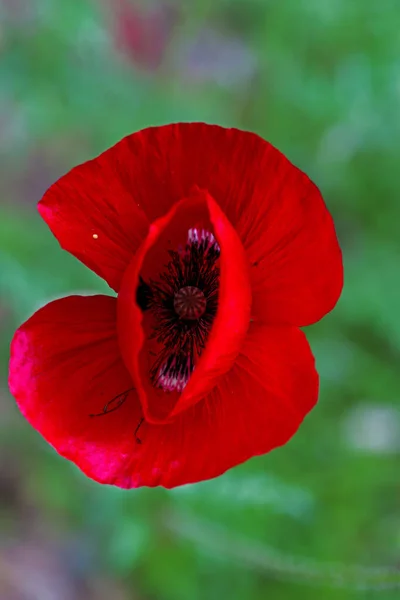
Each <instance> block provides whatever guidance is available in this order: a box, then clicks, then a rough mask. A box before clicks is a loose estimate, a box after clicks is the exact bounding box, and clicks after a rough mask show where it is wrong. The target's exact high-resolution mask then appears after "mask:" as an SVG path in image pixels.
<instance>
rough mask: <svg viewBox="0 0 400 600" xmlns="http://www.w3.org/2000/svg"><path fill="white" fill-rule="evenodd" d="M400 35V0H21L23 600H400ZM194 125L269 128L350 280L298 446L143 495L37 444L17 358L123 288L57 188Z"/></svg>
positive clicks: (10, 226)
mask: <svg viewBox="0 0 400 600" xmlns="http://www.w3.org/2000/svg"><path fill="white" fill-rule="evenodd" d="M399 23H400V3H399V2H398V0H380V1H379V2H377V1H376V0H280V1H275V0H186V1H184V0H174V1H173V0H171V1H168V2H167V1H166V0H165V1H161V0H159V1H154V2H153V1H151V0H146V1H145V2H141V3H140V2H134V1H131V0H0V154H1V160H0V336H1V346H0V352H1V370H0V416H1V424H0V437H1V448H0V495H1V512H0V527H1V544H0V598H1V600H111V599H113V600H136V599H137V600H204V599H206V600H214V599H215V600H219V599H220V598H229V599H230V600H265V598H272V599H273V600H291V599H292V598H293V599H294V598H304V599H309V600H320V599H323V600H349V599H353V598H354V599H355V598H363V599H364V598H365V599H368V600H369V599H374V598H378V597H379V598H384V599H385V600H395V599H398V598H399V597H400V478H399V466H400V461H399V458H400V411H399V406H400V405H399V392H400V369H399V366H400V243H399V238H400V194H399V192H400V185H399V170H400V109H399V107H400V63H399V56H400V37H399V35H398V31H399ZM177 120H184V121H185V120H205V121H208V122H217V123H219V124H222V125H227V126H229V125H232V126H237V127H240V128H244V129H250V130H253V131H255V132H257V133H259V134H260V135H262V136H264V137H265V138H267V139H268V140H269V141H271V142H272V143H273V144H274V145H276V146H277V147H278V148H279V149H281V150H282V151H283V152H284V153H285V154H286V155H287V156H288V157H289V158H290V159H291V160H292V162H294V163H295V164H296V165H298V166H299V167H300V168H302V169H303V170H305V171H306V172H307V173H308V174H309V175H310V176H311V178H312V179H313V180H314V181H315V182H316V183H317V184H318V185H319V187H320V188H321V190H322V192H323V194H324V197H325V199H326V201H327V204H328V206H329V208H330V210H331V212H332V214H333V216H334V218H335V222H336V224H337V230H338V234H339V237H340V241H341V244H342V247H343V251H344V258H345V271H346V285H345V290H344V293H343V296H342V298H341V300H340V302H339V304H338V306H337V308H336V309H335V311H334V312H333V313H332V314H331V315H329V316H328V317H327V318H326V319H324V320H323V322H321V323H319V324H317V325H315V326H313V327H311V328H308V329H307V335H308V337H309V339H310V342H311V344H312V347H313V350H314V352H315V355H316V359H317V365H318V369H319V372H320V374H321V397H320V402H319V405H318V407H317V408H316V409H315V410H314V411H313V413H312V414H311V415H310V416H309V417H308V418H307V419H306V421H305V423H304V425H303V426H302V427H301V429H300V431H299V433H298V434H297V436H295V437H294V439H292V440H291V442H290V443H289V444H288V445H287V446H286V447H285V448H282V449H279V450H276V451H274V452H273V453H271V454H270V455H268V456H264V457H260V458H255V459H253V460H251V461H249V462H248V463H247V464H244V465H242V466H240V467H238V468H236V469H234V470H232V471H230V472H228V473H227V474H226V475H224V476H223V477H221V478H219V479H216V480H214V481H210V482H206V483H202V484H198V485H194V486H187V487H183V488H181V489H177V490H174V491H166V490H163V489H160V490H147V489H143V490H132V491H130V492H126V491H120V490H117V489H113V488H110V487H102V486H100V485H97V484H95V483H93V482H91V481H90V480H87V479H85V477H84V476H83V475H82V474H81V473H80V471H78V469H77V468H75V467H74V466H73V465H71V464H69V463H68V462H67V461H65V460H63V459H62V458H60V457H59V456H58V455H57V454H56V453H55V452H54V451H52V450H51V448H49V447H48V446H47V445H46V443H45V442H44V441H43V440H42V439H41V437H40V436H39V435H38V434H37V433H36V432H35V431H33V430H31V428H30V427H29V426H28V424H27V423H26V422H25V421H24V419H23V418H22V417H21V416H20V414H19V412H18V410H17V409H16V407H15V404H14V401H13V399H12V397H11V396H10V394H9V392H8V390H7V361H8V348H9V342H10V339H11V336H12V333H13V330H14V329H15V328H16V327H17V326H18V324H19V323H20V322H21V321H22V320H24V319H25V318H27V317H28V316H29V315H30V314H31V313H32V312H33V311H34V310H36V309H37V308H38V307H39V306H41V305H42V304H44V303H46V302H47V301H49V300H50V299H53V298H54V297H56V296H60V295H63V294H68V293H73V292H88V293H93V292H97V291H105V287H104V284H103V283H102V282H101V281H100V280H99V279H97V278H96V277H95V276H94V275H92V274H91V273H90V272H89V271H88V270H87V269H85V268H84V267H83V266H82V265H80V264H79V263H78V261H76V260H75V259H74V258H73V257H71V256H69V255H68V254H66V253H65V252H63V251H62V250H61V249H60V248H59V247H58V245H57V243H56V242H55V240H54V239H53V237H52V235H51V234H50V232H49V231H48V230H47V228H46V227H45V225H44V224H43V223H42V222H41V220H40V218H39V216H38V214H37V212H36V203H37V201H38V200H39V199H40V197H41V195H42V194H43V192H44V191H45V190H46V188H47V187H48V186H49V185H50V184H51V183H52V182H53V181H55V180H56V179H57V178H58V177H59V176H61V175H62V174H63V173H65V172H66V171H67V170H69V169H70V168H71V167H72V166H74V165H75V164H77V163H79V162H82V161H84V160H87V159H88V158H90V157H92V156H94V155H96V154H98V153H100V152H101V151H103V150H104V149H105V148H107V147H108V146H110V145H112V144H114V143H115V142H116V141H118V140H119V139H120V138H121V137H123V136H124V135H126V134H127V133H130V132H132V131H134V130H138V129H141V128H143V127H145V126H148V125H155V124H162V123H166V122H171V121H177ZM65 385H68V382H67V381H66V382H65Z"/></svg>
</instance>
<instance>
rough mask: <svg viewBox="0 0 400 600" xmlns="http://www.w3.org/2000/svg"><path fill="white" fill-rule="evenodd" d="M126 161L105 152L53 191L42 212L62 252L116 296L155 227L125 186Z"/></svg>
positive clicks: (49, 193) (68, 175) (51, 190)
mask: <svg viewBox="0 0 400 600" xmlns="http://www.w3.org/2000/svg"><path fill="white" fill-rule="evenodd" d="M113 158H114V159H116V160H113ZM120 158H121V162H119V161H118V157H116V156H115V155H113V154H112V153H111V154H109V153H107V152H105V153H103V154H101V155H100V156H99V157H98V158H95V159H93V160H91V161H89V162H86V163H84V164H83V165H80V166H78V167H75V168H74V169H72V170H71V171H70V172H69V173H67V174H66V175H64V176H63V177H61V178H60V179H59V180H58V181H57V182H56V183H54V184H53V185H52V186H51V187H50V188H49V190H48V191H47V192H46V193H45V195H44V196H43V198H42V200H41V201H40V203H39V206H38V210H39V212H40V215H41V216H42V218H43V219H44V220H45V222H46V223H47V225H48V226H49V227H50V229H51V231H52V233H53V234H54V235H55V237H56V238H57V240H58V241H59V243H60V245H61V247H62V248H64V250H67V251H68V252H70V253H71V254H73V255H74V256H76V258H78V259H79V260H81V261H82V262H83V263H84V264H85V265H86V266H87V267H89V268H90V269H92V271H94V272H95V273H97V275H99V276H100V277H102V278H103V279H105V281H106V282H107V283H108V284H109V286H110V287H111V288H113V289H114V290H115V291H118V289H119V285H120V281H121V278H122V275H123V273H124V271H125V269H126V267H127V266H128V264H129V262H130V260H131V259H132V256H133V254H134V253H135V251H136V250H137V248H138V247H139V245H140V243H141V242H142V241H143V239H144V237H145V236H146V234H147V231H148V225H149V223H148V219H147V217H146V216H145V214H144V213H143V211H142V210H141V209H140V207H139V206H138V205H137V204H136V202H135V201H134V196H133V195H132V193H131V190H130V189H129V188H127V187H126V185H125V183H124V172H125V170H126V169H129V160H130V157H129V155H128V156H126V157H120Z"/></svg>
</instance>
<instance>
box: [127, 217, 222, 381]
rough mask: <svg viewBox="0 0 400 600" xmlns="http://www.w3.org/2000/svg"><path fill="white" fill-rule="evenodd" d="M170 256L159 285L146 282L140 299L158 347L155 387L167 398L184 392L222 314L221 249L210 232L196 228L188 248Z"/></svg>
mask: <svg viewBox="0 0 400 600" xmlns="http://www.w3.org/2000/svg"><path fill="white" fill-rule="evenodd" d="M168 254H169V257H170V260H169V262H168V264H166V265H165V267H164V269H163V272H162V273H161V274H160V275H159V279H158V280H152V279H150V280H149V281H148V282H145V281H144V280H143V279H141V280H140V283H139V286H138V290H137V295H136V298H137V303H138V305H139V306H140V308H141V309H142V310H143V311H149V313H150V314H151V316H152V332H151V334H150V339H153V340H155V341H156V343H157V352H156V353H155V360H154V363H153V365H152V367H151V369H150V378H151V381H152V383H153V385H154V386H155V387H158V388H161V389H163V390H164V391H165V392H173V391H177V392H182V390H183V389H184V388H185V386H186V384H187V382H188V381H189V378H190V376H191V374H192V372H193V370H194V368H195V365H196V362H197V360H198V359H199V357H200V356H201V353H202V351H203V350H204V347H205V344H206V341H207V337H208V334H209V332H210V330H211V326H212V324H213V321H214V318H215V315H216V312H217V307H218V288H219V267H218V259H219V256H220V248H219V245H218V243H217V242H216V240H215V238H214V236H213V234H212V233H211V232H209V231H206V230H204V229H201V230H199V229H195V228H192V229H189V231H188V236H187V242H186V245H185V246H184V247H180V248H179V249H178V250H170V251H168Z"/></svg>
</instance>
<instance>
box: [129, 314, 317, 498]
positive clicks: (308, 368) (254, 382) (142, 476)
mask: <svg viewBox="0 0 400 600" xmlns="http://www.w3.org/2000/svg"><path fill="white" fill-rule="evenodd" d="M254 325H255V324H253V327H252V328H251V330H250V332H249V334H248V337H247V339H246V342H245V345H244V347H243V350H242V352H241V354H240V355H239V358H238V360H237V363H236V364H235V366H234V367H233V368H232V370H231V371H230V372H229V373H228V374H226V375H225V376H224V377H222V378H221V380H220V383H219V384H218V386H217V387H216V388H215V389H214V390H213V391H212V392H211V394H210V395H209V396H208V397H207V398H205V399H204V400H201V401H200V402H198V403H197V404H195V405H194V406H192V407H190V408H189V409H188V410H186V411H184V412H182V413H181V414H179V415H178V416H177V417H176V419H175V420H174V421H173V422H172V423H168V424H164V425H154V424H150V423H145V424H144V425H143V430H142V431H141V435H142V445H141V446H140V451H139V454H137V455H136V456H135V458H133V460H132V463H131V468H130V469H128V470H127V471H126V477H125V479H124V480H122V479H121V480H120V481H119V483H118V485H121V483H122V484H123V487H136V486H156V485H162V486H165V487H175V486H179V485H183V484H186V483H193V482H197V481H202V480H205V479H211V478H213V477H217V476H218V475H221V474H222V473H224V472H225V471H226V470H228V469H230V468H232V467H234V466H236V465H238V464H240V463H242V462H244V461H246V460H248V459H249V458H251V457H253V456H256V455H261V454H265V453H267V452H269V451H270V450H273V449H274V448H276V447H278V446H281V445H283V444H285V443H286V442H287V441H288V440H289V439H290V438H291V437H292V436H293V435H294V433H295V432H296V431H297V429H298V428H299V426H300V424H301V422H302V421H303V419H304V417H305V416H306V414H307V413H308V412H309V411H310V410H311V409H312V408H313V406H314V405H315V403H316V402H317V397H318V375H317V373H316V371H315V367H314V358H313V356H312V353H311V350H310V347H309V345H308V342H307V340H306V337H305V336H304V334H303V333H302V332H301V331H300V330H299V329H296V328H292V327H285V326H283V327H268V326H254Z"/></svg>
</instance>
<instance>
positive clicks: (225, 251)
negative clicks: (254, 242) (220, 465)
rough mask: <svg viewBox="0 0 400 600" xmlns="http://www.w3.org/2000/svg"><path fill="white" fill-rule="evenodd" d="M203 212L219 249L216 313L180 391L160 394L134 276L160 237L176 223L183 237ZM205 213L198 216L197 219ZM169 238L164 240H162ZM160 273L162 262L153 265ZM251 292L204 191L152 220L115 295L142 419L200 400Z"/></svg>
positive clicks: (157, 419)
mask: <svg viewBox="0 0 400 600" xmlns="http://www.w3.org/2000/svg"><path fill="white" fill-rule="evenodd" d="M201 211H203V212H205V214H207V215H208V216H207V218H208V219H209V221H210V222H211V224H212V227H213V232H214V235H215V237H216V239H217V240H218V243H219V245H220V248H221V258H220V270H221V275H220V288H219V306H218V312H217V315H216V318H215V321H214V324H213V327H212V330H211V332H210V335H209V338H208V341H207V345H206V348H205V350H204V352H203V354H202V356H201V358H200V360H199V363H198V365H197V366H196V368H195V370H194V372H193V375H192V376H191V378H190V380H189V383H188V384H187V386H186V388H185V389H184V390H183V392H182V393H181V394H178V392H173V393H166V392H165V391H163V390H161V389H157V388H155V387H154V386H153V385H152V383H151V381H150V368H151V363H150V361H151V360H154V359H151V356H150V353H149V346H148V345H147V344H146V336H145V333H144V330H143V324H142V323H143V313H142V311H141V310H140V309H139V307H138V306H137V304H136V289H137V287H138V282H139V274H140V273H141V271H142V269H143V265H144V264H145V261H146V260H147V261H148V259H147V256H148V255H149V254H150V253H151V252H152V251H153V249H154V248H155V247H156V246H157V244H159V243H161V242H160V241H159V240H160V239H165V240H167V238H169V237H173V236H174V235H175V234H174V232H175V230H177V229H178V228H179V227H180V228H182V229H184V230H185V235H187V231H188V229H189V228H190V227H191V226H194V225H195V224H196V219H198V218H200V213H201ZM204 218H205V217H204V216H203V219H204ZM168 241H169V240H168ZM158 269H160V270H161V271H162V263H160V264H159V265H158ZM250 305H251V292H250V286H249V279H248V263H247V259H246V256H245V253H244V250H243V247H242V245H241V243H240V240H239V238H238V236H237V234H236V232H235V230H234V229H233V227H232V225H231V224H230V223H229V221H228V220H227V218H226V217H225V215H224V214H223V212H222V211H221V209H220V208H219V207H218V205H217V204H216V202H215V201H214V200H213V199H212V198H211V196H210V195H209V194H208V193H207V192H203V191H200V190H198V191H194V192H193V193H192V195H191V196H189V197H188V198H186V199H185V200H182V201H180V202H178V203H176V204H175V205H174V207H173V208H172V209H171V210H170V212H169V213H168V215H167V216H166V217H162V218H161V219H158V220H157V221H155V222H154V223H153V224H152V225H151V227H150V233H149V235H148V237H147V238H146V240H145V242H144V244H143V246H142V247H141V249H140V250H139V251H138V253H137V255H136V256H135V258H134V259H133V261H132V263H131V264H130V266H129V268H128V269H127V271H126V273H125V276H124V278H123V281H122V285H121V289H120V293H119V296H118V316H119V336H120V345H121V351H122V355H123V358H124V361H125V364H126V366H127V368H128V370H129V372H130V373H131V375H132V378H133V381H134V383H135V387H136V389H137V390H138V394H139V397H140V400H141V403H142V406H143V412H144V415H145V418H146V420H147V421H149V422H152V423H164V422H167V421H168V420H170V419H171V418H173V417H175V416H176V415H177V414H178V413H180V412H181V411H183V410H185V409H187V408H188V407H189V406H191V405H193V404H194V403H195V402H197V401H198V400H199V399H201V398H203V397H204V396H205V395H206V394H207V393H208V392H209V391H210V390H211V389H212V388H213V387H214V386H215V385H216V383H217V380H218V378H219V377H220V376H221V375H223V374H224V373H226V372H227V371H228V370H229V369H230V368H231V367H232V365H233V363H234V361H235V358H236V357H237V355H238V352H239V350H240V347H241V344H242V342H243V339H244V336H245V334H246V331H247V329H248V326H249V322H250Z"/></svg>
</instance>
